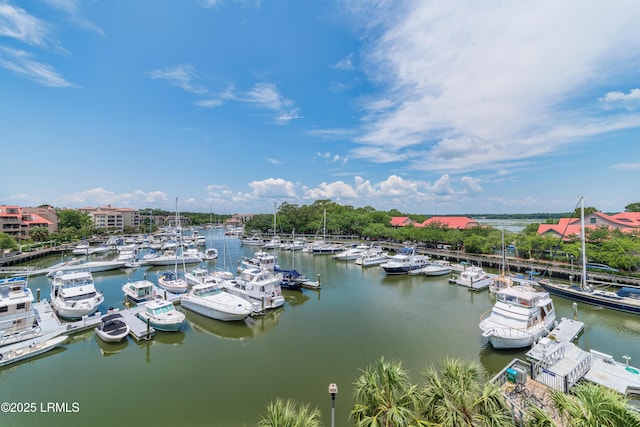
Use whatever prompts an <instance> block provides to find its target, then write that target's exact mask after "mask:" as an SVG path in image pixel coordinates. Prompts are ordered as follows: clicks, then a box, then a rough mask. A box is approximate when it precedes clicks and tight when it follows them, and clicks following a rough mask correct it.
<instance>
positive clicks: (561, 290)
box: [538, 196, 640, 314]
mask: <svg viewBox="0 0 640 427" xmlns="http://www.w3.org/2000/svg"><path fill="white" fill-rule="evenodd" d="M580 230H581V233H580V234H581V240H582V247H581V251H582V276H581V278H580V284H579V285H575V284H565V283H554V282H551V281H549V280H540V281H539V282H538V283H539V284H540V286H542V287H543V288H544V289H545V290H546V291H547V292H549V293H550V294H553V295H559V296H561V297H564V298H567V299H570V300H574V301H580V302H584V303H586V304H591V305H597V306H600V307H604V308H610V309H612V310H619V311H624V312H627V313H633V314H640V289H638V288H631V287H622V288H620V290H619V291H617V292H612V291H606V290H602V289H594V288H593V287H592V286H590V285H589V283H588V281H587V253H586V243H585V232H584V197H583V196H581V197H580Z"/></svg>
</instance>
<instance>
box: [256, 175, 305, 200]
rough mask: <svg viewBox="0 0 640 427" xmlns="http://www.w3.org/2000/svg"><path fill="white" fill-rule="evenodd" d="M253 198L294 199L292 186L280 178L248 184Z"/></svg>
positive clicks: (294, 193) (294, 194)
mask: <svg viewBox="0 0 640 427" xmlns="http://www.w3.org/2000/svg"><path fill="white" fill-rule="evenodd" d="M249 187H251V190H252V192H251V194H252V195H253V196H254V197H275V198H291V197H296V191H295V188H294V184H293V183H292V182H291V181H287V180H284V179H282V178H267V179H263V180H262V181H252V182H250V183H249Z"/></svg>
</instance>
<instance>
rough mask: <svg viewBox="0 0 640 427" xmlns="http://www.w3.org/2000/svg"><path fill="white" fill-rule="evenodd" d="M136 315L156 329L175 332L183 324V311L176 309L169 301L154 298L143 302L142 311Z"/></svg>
mask: <svg viewBox="0 0 640 427" xmlns="http://www.w3.org/2000/svg"><path fill="white" fill-rule="evenodd" d="M137 316H138V317H139V318H140V319H141V320H143V321H145V322H149V325H151V327H153V328H154V329H156V330H158V331H166V332H176V331H179V330H180V329H182V325H183V324H184V320H185V315H184V313H182V312H180V311H178V310H176V307H175V305H173V303H172V302H171V301H167V300H164V299H155V300H152V301H149V302H147V303H146V304H144V309H143V311H141V312H139V313H137Z"/></svg>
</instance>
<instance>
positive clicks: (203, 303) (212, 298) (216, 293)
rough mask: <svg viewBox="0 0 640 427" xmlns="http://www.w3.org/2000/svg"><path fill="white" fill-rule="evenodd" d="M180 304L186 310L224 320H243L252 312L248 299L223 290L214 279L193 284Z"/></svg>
mask: <svg viewBox="0 0 640 427" xmlns="http://www.w3.org/2000/svg"><path fill="white" fill-rule="evenodd" d="M180 304H181V305H182V307H184V308H186V309H187V310H191V311H194V312H196V313H198V314H201V315H203V316H206V317H209V318H211V319H217V320H222V321H225V322H231V321H235V320H243V319H245V318H246V317H248V316H249V315H250V314H251V313H252V312H253V305H252V304H251V303H250V302H249V301H247V300H246V299H244V298H242V297H239V296H237V295H233V294H231V293H229V292H227V291H225V290H224V289H223V288H222V286H221V285H220V283H219V282H216V281H208V282H207V283H203V284H200V285H195V286H194V287H193V288H191V290H190V291H189V293H188V294H187V295H185V296H183V297H182V298H181V300H180Z"/></svg>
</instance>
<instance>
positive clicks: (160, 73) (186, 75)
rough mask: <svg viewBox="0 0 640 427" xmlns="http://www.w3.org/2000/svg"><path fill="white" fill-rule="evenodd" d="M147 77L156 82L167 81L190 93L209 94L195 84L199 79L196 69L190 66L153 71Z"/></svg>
mask: <svg viewBox="0 0 640 427" xmlns="http://www.w3.org/2000/svg"><path fill="white" fill-rule="evenodd" d="M147 75H148V76H149V77H150V78H152V79H154V80H157V79H159V80H166V81H167V82H169V83H170V84H172V85H173V86H177V87H179V88H180V89H182V90H184V91H186V92H189V93H195V94H204V93H207V90H206V89H205V88H203V87H202V86H200V85H199V84H197V83H196V82H195V80H197V79H198V76H197V73H196V69H195V68H194V67H193V66H192V65H189V64H179V65H176V66H175V67H169V68H165V69H158V70H152V71H149V72H147Z"/></svg>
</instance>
